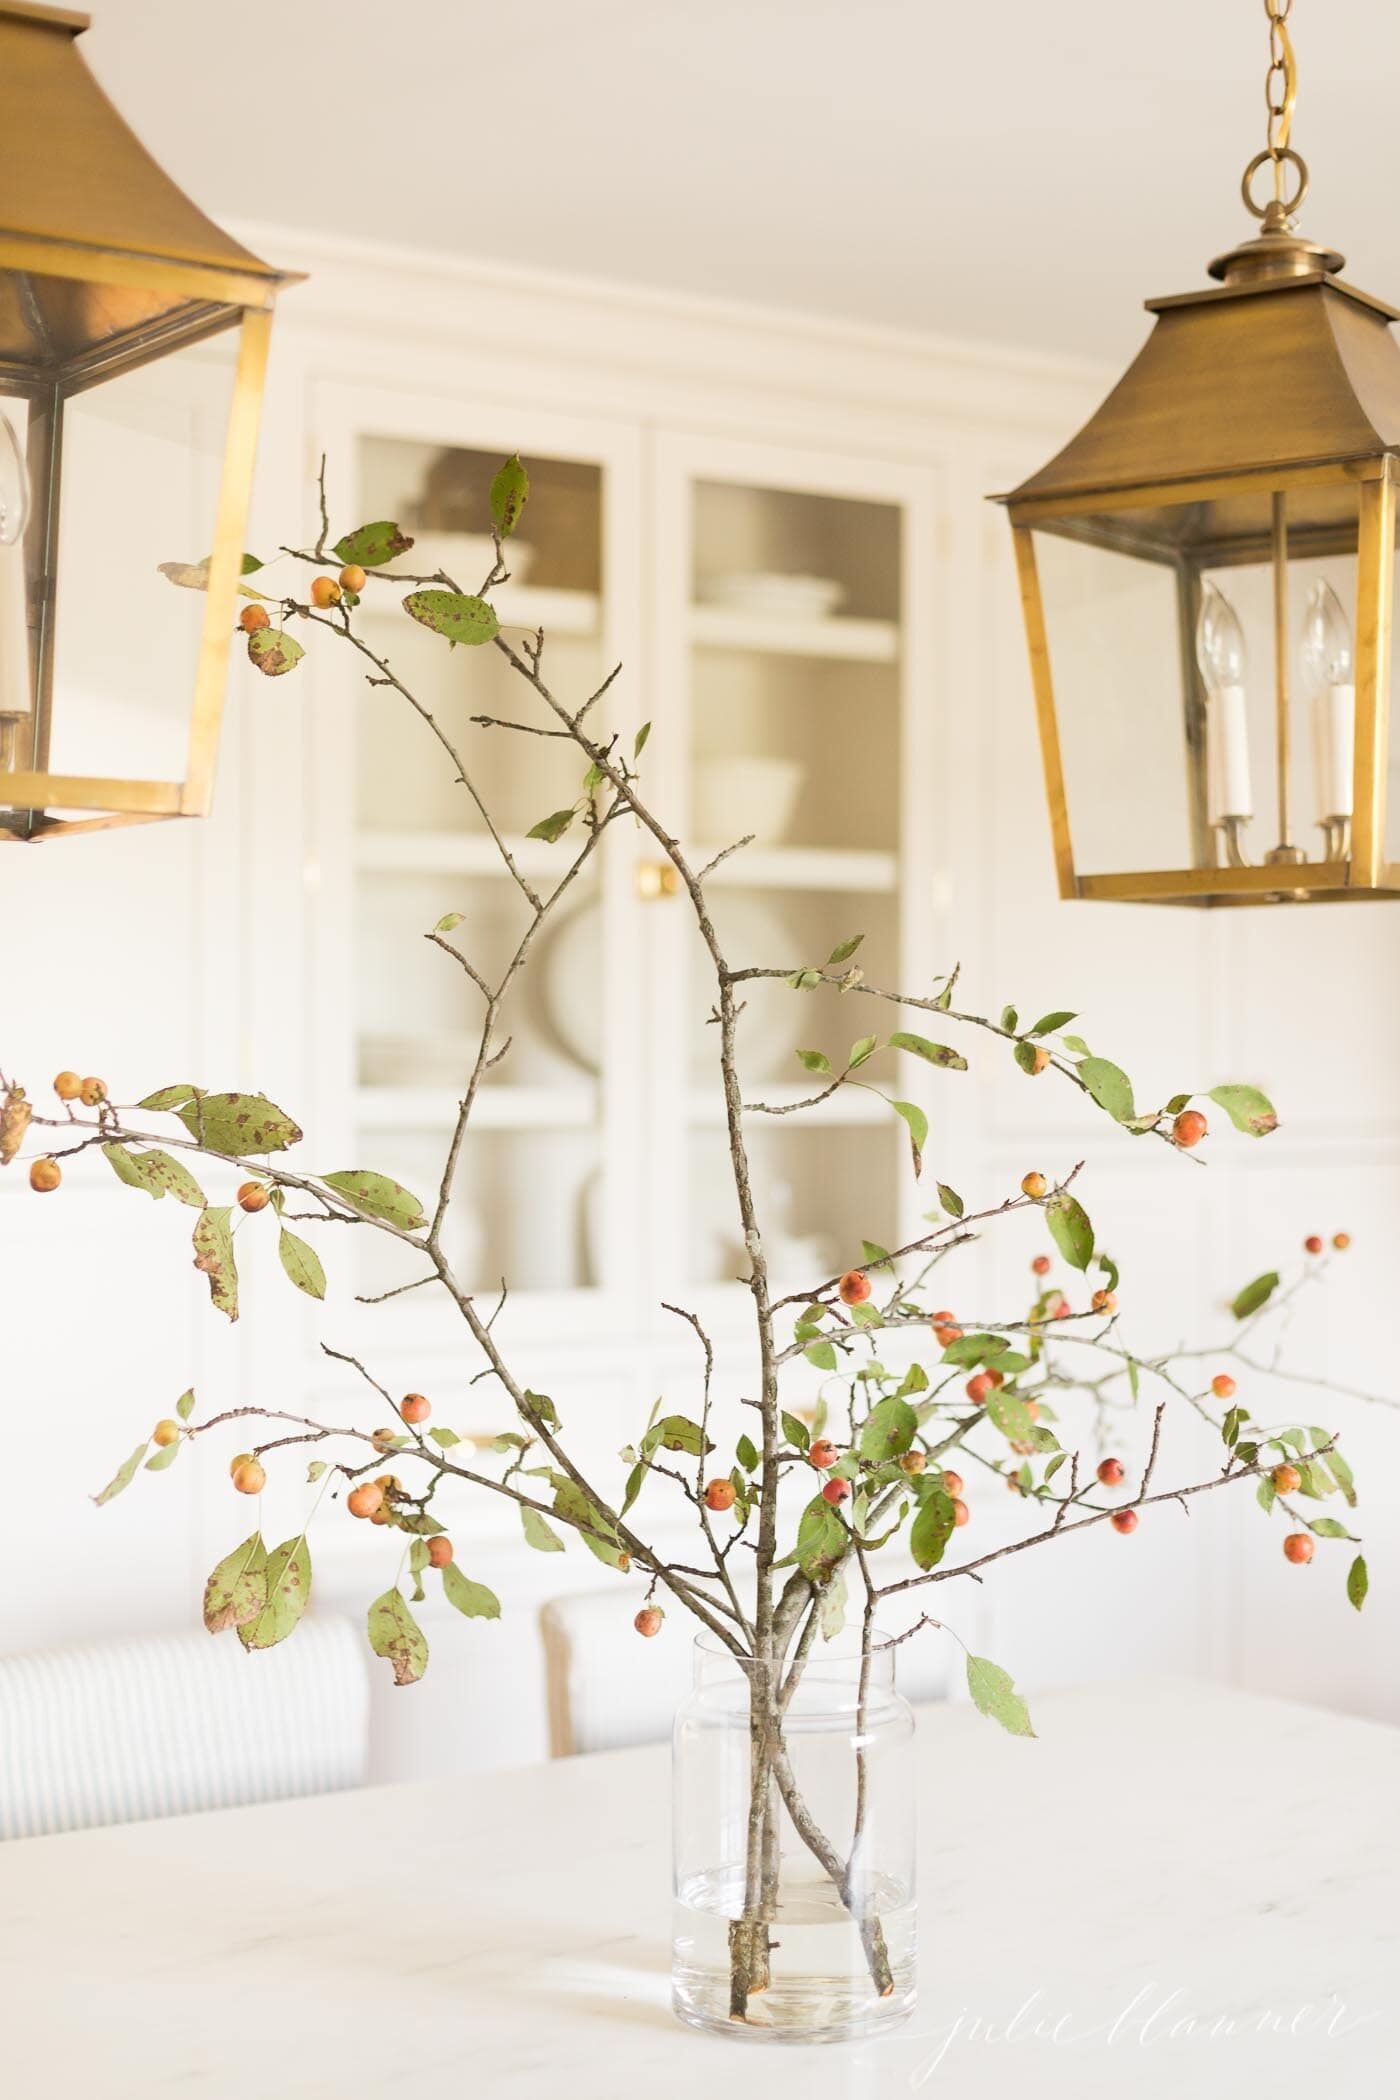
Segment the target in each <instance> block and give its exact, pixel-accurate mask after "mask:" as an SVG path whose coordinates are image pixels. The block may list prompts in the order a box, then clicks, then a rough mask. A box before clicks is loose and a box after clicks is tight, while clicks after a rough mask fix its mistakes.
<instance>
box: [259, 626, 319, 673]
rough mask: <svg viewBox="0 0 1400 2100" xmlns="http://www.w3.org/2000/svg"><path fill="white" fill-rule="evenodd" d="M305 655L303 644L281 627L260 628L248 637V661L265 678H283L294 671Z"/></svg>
mask: <svg viewBox="0 0 1400 2100" xmlns="http://www.w3.org/2000/svg"><path fill="white" fill-rule="evenodd" d="M305 654H306V651H305V650H304V649H303V648H302V646H301V643H300V642H298V641H294V640H293V638H292V636H291V635H289V634H287V633H284V631H283V630H282V628H280V627H260V628H259V629H258V631H257V633H256V634H250V635H249V637H248V661H249V663H251V664H254V665H256V667H257V669H258V670H259V671H261V672H262V674H263V677H264V678H281V677H283V676H285V674H286V673H287V672H288V671H294V670H295V669H296V667H297V665H298V664H299V663H300V662H301V660H302V658H303V657H304V656H305Z"/></svg>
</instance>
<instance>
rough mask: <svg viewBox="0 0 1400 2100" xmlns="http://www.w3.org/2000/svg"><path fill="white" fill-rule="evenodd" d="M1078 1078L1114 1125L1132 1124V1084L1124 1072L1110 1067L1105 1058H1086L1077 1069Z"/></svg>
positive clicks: (1133, 1113)
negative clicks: (1110, 1117)
mask: <svg viewBox="0 0 1400 2100" xmlns="http://www.w3.org/2000/svg"><path fill="white" fill-rule="evenodd" d="M1079 1076H1080V1078H1081V1079H1082V1080H1083V1082H1084V1084H1085V1086H1086V1087H1088V1089H1089V1092H1090V1094H1091V1095H1092V1096H1093V1098H1094V1100H1095V1101H1097V1102H1098V1105H1099V1107H1100V1108H1102V1109H1104V1110H1105V1111H1106V1112H1107V1113H1108V1114H1109V1115H1110V1116H1112V1118H1113V1120H1114V1122H1115V1123H1131V1122H1132V1120H1133V1117H1134V1116H1135V1115H1136V1114H1137V1110H1136V1109H1135V1108H1134V1106H1133V1083H1132V1081H1131V1080H1130V1079H1129V1077H1128V1075H1127V1073H1126V1072H1123V1071H1120V1070H1119V1068H1118V1066H1117V1065H1111V1064H1110V1063H1109V1061H1108V1059H1107V1058H1106V1057H1086V1058H1085V1059H1084V1061H1083V1063H1082V1064H1081V1065H1080V1067H1079Z"/></svg>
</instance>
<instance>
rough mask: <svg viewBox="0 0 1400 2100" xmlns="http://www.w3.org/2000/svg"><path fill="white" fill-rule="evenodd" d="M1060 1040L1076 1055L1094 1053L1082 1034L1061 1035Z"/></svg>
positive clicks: (1081, 1055) (1082, 1055)
mask: <svg viewBox="0 0 1400 2100" xmlns="http://www.w3.org/2000/svg"><path fill="white" fill-rule="evenodd" d="M1060 1041H1061V1042H1062V1043H1063V1044H1064V1046H1065V1048H1066V1050H1072V1051H1073V1052H1074V1054H1075V1056H1076V1057H1092V1056H1093V1054H1094V1053H1093V1051H1092V1050H1091V1049H1090V1048H1089V1045H1088V1044H1087V1043H1086V1042H1085V1040H1084V1038H1083V1036H1082V1035H1065V1036H1061V1038H1060Z"/></svg>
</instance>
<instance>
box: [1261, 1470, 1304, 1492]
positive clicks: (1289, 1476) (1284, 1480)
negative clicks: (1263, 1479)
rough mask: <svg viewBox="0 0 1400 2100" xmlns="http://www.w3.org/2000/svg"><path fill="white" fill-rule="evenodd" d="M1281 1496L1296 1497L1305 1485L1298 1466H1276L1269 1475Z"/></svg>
mask: <svg viewBox="0 0 1400 2100" xmlns="http://www.w3.org/2000/svg"><path fill="white" fill-rule="evenodd" d="M1269 1478H1270V1480H1272V1482H1273V1484H1274V1486H1275V1488H1276V1489H1277V1490H1278V1492H1279V1494H1280V1495H1296V1494H1297V1492H1298V1490H1299V1488H1300V1487H1301V1486H1302V1485H1303V1476H1302V1474H1301V1473H1300V1472H1299V1471H1298V1468H1297V1467H1296V1466H1290V1465H1287V1464H1285V1465H1281V1466H1275V1467H1274V1470H1273V1472H1272V1473H1271V1474H1270V1475H1269Z"/></svg>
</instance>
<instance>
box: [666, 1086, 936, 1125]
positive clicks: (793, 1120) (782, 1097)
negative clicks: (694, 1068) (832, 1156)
mask: <svg viewBox="0 0 1400 2100" xmlns="http://www.w3.org/2000/svg"><path fill="white" fill-rule="evenodd" d="M819 1085H820V1081H819V1080H818V1079H817V1078H815V1077H812V1078H809V1079H807V1080H805V1081H797V1082H795V1081H792V1080H787V1079H768V1080H763V1079H751V1080H749V1081H748V1083H747V1084H746V1086H745V1088H744V1099H745V1100H746V1101H766V1102H768V1103H769V1105H770V1106H771V1107H773V1108H791V1107H792V1106H793V1105H794V1104H795V1103H796V1102H798V1101H806V1100H807V1099H809V1097H810V1096H811V1095H812V1094H814V1093H815V1092H816V1091H817V1088H818V1086H819ZM724 1113H725V1111H724V1096H723V1094H721V1093H720V1091H719V1089H718V1088H715V1089H714V1091H713V1092H711V1091H710V1090H709V1089H707V1088H700V1087H693V1088H692V1089H691V1091H690V1096H689V1099H688V1102H687V1114H688V1116H689V1120H690V1122H691V1123H692V1124H693V1125H695V1127H696V1128H697V1129H701V1130H709V1129H716V1128H718V1127H719V1126H720V1125H722V1124H723V1122H724ZM886 1121H888V1122H890V1123H891V1124H893V1122H894V1118H893V1116H892V1115H891V1113H890V1109H889V1107H888V1105H887V1103H885V1102H884V1101H882V1100H881V1099H880V1097H879V1095H878V1094H871V1093H868V1092H866V1091H865V1090H864V1089H863V1088H857V1087H842V1088H841V1089H840V1090H839V1091H838V1092H837V1093H834V1094H833V1095H831V1097H830V1099H829V1100H826V1101H823V1102H820V1103H819V1104H818V1105H817V1106H816V1107H814V1108H807V1109H804V1110H803V1111H802V1113H801V1114H800V1115H795V1116H784V1117H767V1116H755V1117H753V1118H752V1119H751V1127H752V1128H757V1127H759V1126H760V1125H762V1124H770V1125H771V1126H772V1128H774V1129H775V1130H776V1129H783V1130H794V1129H801V1128H803V1127H804V1126H808V1127H812V1128H815V1127H816V1125H818V1124H824V1125H825V1126H826V1128H827V1129H831V1128H832V1127H833V1126H837V1127H847V1128H849V1127H851V1126H853V1125H862V1126H864V1125H868V1124H871V1123H883V1122H886Z"/></svg>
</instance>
